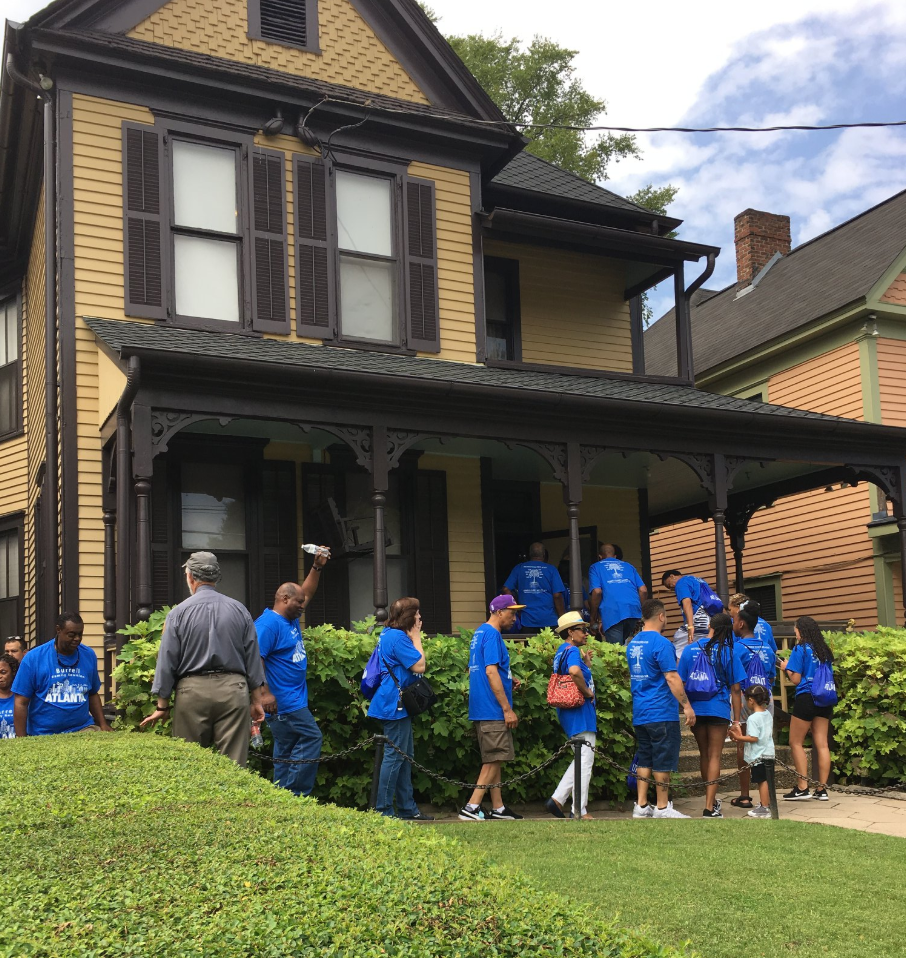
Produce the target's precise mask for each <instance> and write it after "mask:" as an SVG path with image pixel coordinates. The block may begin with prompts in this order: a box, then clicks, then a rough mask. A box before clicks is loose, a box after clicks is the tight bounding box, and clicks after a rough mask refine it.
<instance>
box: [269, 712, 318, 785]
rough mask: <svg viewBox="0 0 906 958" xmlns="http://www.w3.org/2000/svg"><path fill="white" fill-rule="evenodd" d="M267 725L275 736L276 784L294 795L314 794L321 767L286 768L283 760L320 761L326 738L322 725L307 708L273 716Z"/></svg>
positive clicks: (288, 766) (313, 765) (270, 716)
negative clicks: (312, 759) (305, 759)
mask: <svg viewBox="0 0 906 958" xmlns="http://www.w3.org/2000/svg"><path fill="white" fill-rule="evenodd" d="M267 724H268V725H269V726H270V730H271V732H272V733H273V736H274V784H275V785H279V786H280V788H286V789H289V791H291V792H292V793H293V795H311V791H312V789H313V788H314V787H315V776H316V775H317V774H318V766H317V764H312V765H285V764H282V763H281V762H280V759H281V758H282V759H288V760H289V759H291V760H293V761H298V760H299V759H303V758H319V757H320V755H321V738H322V736H321V730H320V729H319V728H318V723H317V722H316V721H315V720H314V718H312V714H311V712H309V711H308V709H307V708H304V709H296V711H295V712H285V713H284V714H283V715H277V716H276V717H275V716H273V715H269V716H268V717H267Z"/></svg>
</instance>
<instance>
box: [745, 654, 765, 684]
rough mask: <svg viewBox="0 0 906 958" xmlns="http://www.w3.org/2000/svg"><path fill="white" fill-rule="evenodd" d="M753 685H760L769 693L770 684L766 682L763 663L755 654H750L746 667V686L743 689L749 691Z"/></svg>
mask: <svg viewBox="0 0 906 958" xmlns="http://www.w3.org/2000/svg"><path fill="white" fill-rule="evenodd" d="M753 685H760V686H761V687H762V688H763V689H764V690H765V691H767V692H770V691H771V683H770V682H768V674H767V672H765V670H764V663H763V662H762V661H761V656H760V655H759V654H758V653H757V652H753V653H752V658H751V659H749V664H748V665H747V666H746V684H745V688H747V689H750V688H752V686H753Z"/></svg>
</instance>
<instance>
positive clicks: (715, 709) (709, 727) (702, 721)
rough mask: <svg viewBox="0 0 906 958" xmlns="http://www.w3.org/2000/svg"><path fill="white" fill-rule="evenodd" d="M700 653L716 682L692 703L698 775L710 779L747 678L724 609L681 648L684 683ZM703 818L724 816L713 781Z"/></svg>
mask: <svg viewBox="0 0 906 958" xmlns="http://www.w3.org/2000/svg"><path fill="white" fill-rule="evenodd" d="M700 652H704V653H705V655H706V656H707V657H708V659H709V661H710V662H711V668H712V669H713V670H714V679H715V681H716V684H717V691H716V692H715V693H714V694H713V695H711V696H710V698H707V699H704V700H700V701H692V703H691V704H692V711H693V712H695V725H693V726H692V734H693V735H694V736H695V742H696V744H697V745H698V754H699V768H700V770H701V777H702V781H703V782H710V781H712V780H713V779H715V778H717V777H718V776H719V775H720V758H721V753H722V752H723V750H724V741H725V740H726V737H727V729H728V728H729V727H730V716H731V713H732V717H733V722H734V723H735V724H739V713H740V711H741V709H742V697H741V692H740V686H741V683H742V682H744V681H745V677H746V670H745V669H744V668H743V667H742V660H741V659H740V657H739V649H737V648H735V647H734V645H733V620H732V619H731V618H730V616H728V615H727V613H726V612H718V614H717V615H715V616H712V618H711V623H710V627H709V629H708V636H707V638H703V639H698V640H697V641H696V642H693V643H692V644H691V645H687V646H686V647H685V648H684V649H683V654H682V655H681V656H680V660H679V664H678V665H677V672H679V677H680V678H681V679H682V680H683V685H687V683H688V682H689V678H690V676H691V675H692V672H693V671H694V668H695V663H696V660H697V659H698V655H699V653H700ZM731 698H732V708H731V704H730V703H731ZM702 818H723V815H721V813H720V801H719V800H718V798H717V785H716V784H714V785H708V786H707V787H706V789H705V807H704V809H703V810H702Z"/></svg>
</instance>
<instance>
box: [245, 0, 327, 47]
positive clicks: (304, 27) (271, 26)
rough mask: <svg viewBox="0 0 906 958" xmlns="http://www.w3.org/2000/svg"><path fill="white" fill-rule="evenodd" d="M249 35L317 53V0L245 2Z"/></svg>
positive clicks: (254, 0)
mask: <svg viewBox="0 0 906 958" xmlns="http://www.w3.org/2000/svg"><path fill="white" fill-rule="evenodd" d="M248 17H249V36H250V37H251V38H252V39H253V40H266V41H268V42H269V43H279V44H280V45H281V46H284V47H298V48H299V49H300V50H307V51H308V52H310V53H319V52H320V48H319V46H318V0H248Z"/></svg>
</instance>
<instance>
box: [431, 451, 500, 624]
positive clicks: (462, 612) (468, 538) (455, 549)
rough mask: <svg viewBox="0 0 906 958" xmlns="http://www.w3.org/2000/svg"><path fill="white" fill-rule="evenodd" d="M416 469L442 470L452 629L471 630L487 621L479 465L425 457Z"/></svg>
mask: <svg viewBox="0 0 906 958" xmlns="http://www.w3.org/2000/svg"><path fill="white" fill-rule="evenodd" d="M418 467H419V469H437V470H443V471H444V472H446V474H447V533H448V536H449V548H450V612H451V617H452V625H453V628H454V629H457V628H459V627H460V626H462V627H463V628H469V629H474V628H475V627H476V626H477V625H480V624H481V623H482V622H485V621H486V620H487V610H486V608H485V602H484V598H485V597H484V536H483V532H482V526H481V474H480V464H479V461H478V460H477V459H466V458H462V457H458V456H438V455H434V454H428V455H424V456H422V457H421V458H420V459H419V461H418Z"/></svg>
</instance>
